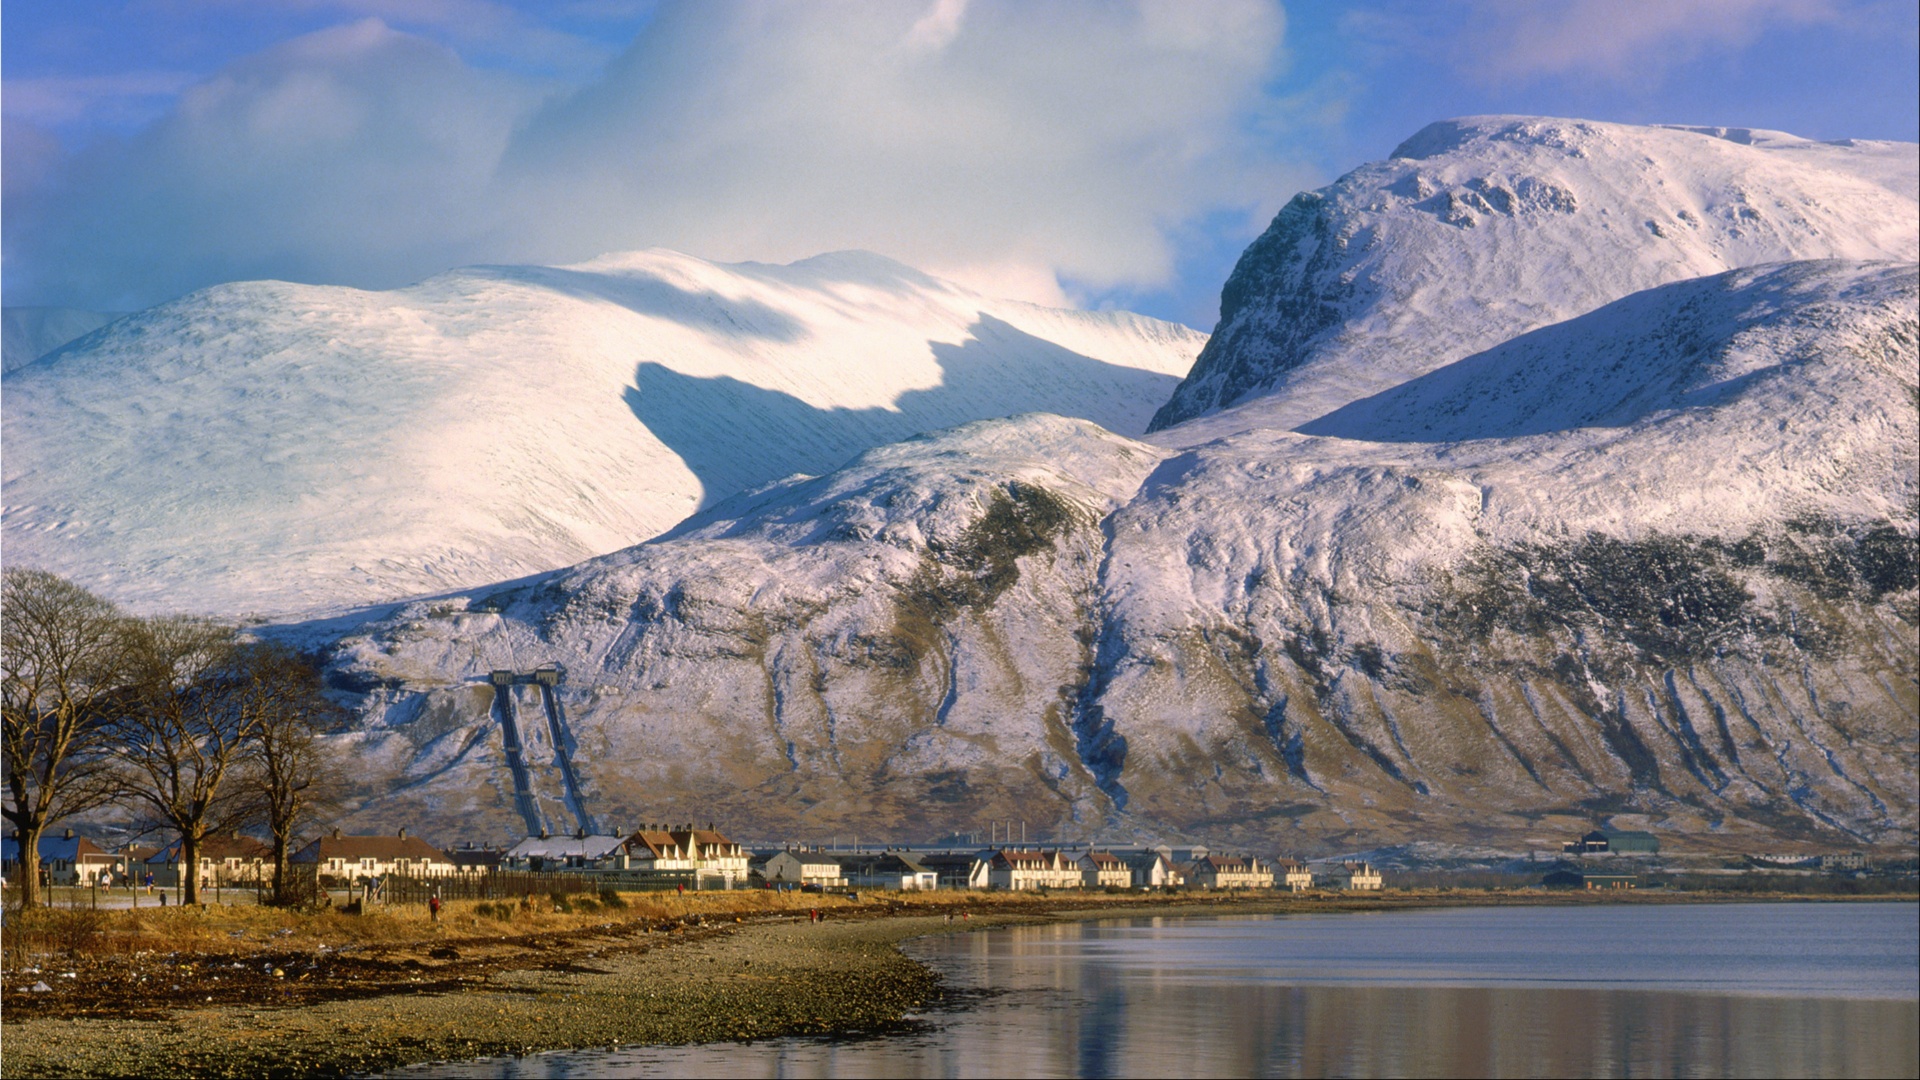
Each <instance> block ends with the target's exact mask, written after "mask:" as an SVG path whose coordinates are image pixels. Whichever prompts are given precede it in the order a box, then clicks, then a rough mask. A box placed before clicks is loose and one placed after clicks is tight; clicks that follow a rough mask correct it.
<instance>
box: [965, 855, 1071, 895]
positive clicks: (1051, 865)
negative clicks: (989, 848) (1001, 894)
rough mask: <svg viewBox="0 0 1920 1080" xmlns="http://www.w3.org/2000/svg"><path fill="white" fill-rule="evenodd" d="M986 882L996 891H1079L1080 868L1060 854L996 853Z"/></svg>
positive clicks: (988, 870)
mask: <svg viewBox="0 0 1920 1080" xmlns="http://www.w3.org/2000/svg"><path fill="white" fill-rule="evenodd" d="M987 879H988V881H989V882H990V883H991V885H992V887H993V888H996V889H1016V890H1017V889H1078V888H1080V887H1081V886H1082V885H1084V884H1085V878H1084V877H1083V876H1082V874H1081V871H1080V866H1079V864H1078V863H1075V862H1073V861H1072V860H1070V859H1068V858H1067V857H1066V856H1064V855H1062V854H1061V853H1060V852H1058V851H1039V850H1034V849H1031V848H1005V849H1002V850H1000V851H996V852H994V853H993V861H992V863H991V864H990V865H989V866H988V868H987Z"/></svg>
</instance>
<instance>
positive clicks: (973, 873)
mask: <svg viewBox="0 0 1920 1080" xmlns="http://www.w3.org/2000/svg"><path fill="white" fill-rule="evenodd" d="M915 858H917V859H919V860H920V864H921V865H922V866H925V867H926V868H927V869H929V870H932V871H933V872H934V873H935V874H937V875H939V881H940V887H941V888H943V889H984V888H987V886H988V885H989V879H988V870H989V869H990V868H991V866H992V865H993V853H992V852H984V853H982V852H974V851H937V852H926V853H916V854H915Z"/></svg>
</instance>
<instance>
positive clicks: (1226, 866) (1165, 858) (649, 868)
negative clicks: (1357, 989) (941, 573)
mask: <svg viewBox="0 0 1920 1080" xmlns="http://www.w3.org/2000/svg"><path fill="white" fill-rule="evenodd" d="M6 843H7V845H8V846H7V848H6V852H5V857H6V861H7V863H9V864H11V863H12V862H13V861H14V860H15V858H16V849H15V846H14V841H13V840H12V839H11V838H8V839H7V841H6ZM40 853H41V864H42V867H43V869H44V870H45V871H46V873H47V877H48V880H49V881H50V882H51V883H52V884H58V885H82V886H84V885H90V884H95V883H112V884H146V883H147V882H149V881H151V882H152V883H153V884H155V885H158V886H162V887H166V888H173V887H176V886H178V885H180V884H181V883H182V879H183V870H182V867H181V858H180V845H179V844H178V843H175V844H172V845H169V846H167V847H164V848H151V847H138V846H130V847H127V848H123V849H121V850H120V851H117V852H108V851H106V850H104V849H102V848H101V847H99V846H98V845H96V844H94V843H93V842H92V841H91V840H89V839H87V838H85V837H78V836H75V835H74V834H73V831H72V830H70V829H69V830H67V831H66V833H65V835H64V836H61V837H49V838H43V839H42V840H41V844H40ZM272 860H273V855H272V849H271V848H269V847H268V846H267V845H266V844H264V843H261V842H260V841H258V840H255V839H253V838H251V837H246V836H240V835H238V834H232V835H224V836H209V837H206V838H205V839H203V840H202V841H201V844H200V848H199V851H198V859H197V862H198V864H199V867H198V871H199V879H200V882H201V884H202V885H205V886H212V885H221V884H224V885H229V886H249V885H253V884H261V883H265V882H267V881H269V880H270V879H271V878H272V874H273V867H272ZM289 861H290V862H291V863H292V864H293V865H294V866H295V867H310V868H311V869H312V871H313V872H314V873H315V874H316V875H317V876H319V877H320V878H322V879H332V880H334V881H337V882H342V883H345V882H355V881H366V880H370V879H373V878H381V877H386V876H387V875H399V876H403V877H411V878H441V877H446V878H463V877H478V876H484V875H486V874H489V873H493V872H495V871H497V870H519V871H533V872H541V871H565V872H570V873H596V872H617V873H621V874H625V875H648V874H662V875H672V876H674V877H676V878H683V879H685V880H688V881H690V882H691V883H693V884H694V885H695V886H696V887H702V888H712V887H718V888H737V887H742V886H746V885H749V884H753V883H756V882H763V883H765V884H768V885H775V886H779V885H788V886H796V887H813V888H821V889H843V888H869V889H896V890H923V889H938V888H972V889H1005V890H1013V891H1019V890H1032V889H1098V888H1149V889H1161V888H1171V887H1179V886H1189V887H1193V888H1201V889H1271V888H1276V887H1278V888H1284V889H1291V890H1293V891H1296V892H1297V891H1300V890H1303V889H1309V888H1314V887H1316V886H1318V887H1321V888H1335V889H1359V890H1367V889H1379V888H1380V887H1381V884H1382V879H1381V876H1380V873H1379V871H1378V870H1376V869H1374V868H1373V867H1371V866H1369V865H1367V864H1366V863H1364V862H1351V861H1349V862H1340V863H1331V864H1324V865H1321V866H1317V867H1312V868H1310V867H1308V866H1307V865H1305V864H1303V863H1299V862H1296V861H1294V860H1291V859H1281V860H1277V861H1274V862H1268V861H1266V860H1262V859H1259V858H1255V857H1252V856H1235V855H1215V854H1206V853H1204V852H1201V853H1195V855H1194V857H1192V858H1191V859H1189V860H1185V861H1180V862H1176V861H1175V859H1174V858H1173V853H1172V852H1171V851H1170V850H1169V849H1165V848H1162V849H1158V850H1155V849H1145V850H1129V851H1105V850H1087V851H1078V852H1075V851H1068V850H1062V849H1048V848H998V849H988V850H983V851H972V852H966V851H963V852H952V851H945V852H913V851H908V850H904V849H903V850H884V851H879V852H859V853H854V854H848V853H844V852H832V853H829V852H824V851H819V850H814V849H806V848H787V849H782V850H778V851H772V852H761V853H758V857H756V854H755V853H750V852H748V851H747V850H746V849H745V848H744V847H743V846H742V845H740V844H738V843H736V842H734V841H733V840H731V839H729V838H727V837H726V836H725V835H724V834H722V833H720V832H719V831H717V830H715V829H714V828H712V827H711V826H709V827H707V828H705V829H700V828H695V827H694V826H692V825H683V826H668V825H658V826H655V825H649V826H646V827H643V828H640V829H638V830H635V831H633V832H632V833H616V834H608V835H587V834H575V835H571V836H548V835H542V836H530V837H527V838H525V839H523V840H521V841H520V842H519V843H517V844H515V845H513V846H512V847H510V848H505V849H500V848H484V847H475V846H474V845H472V844H468V845H466V846H464V847H459V848H449V849H439V848H435V847H434V846H433V845H431V844H429V843H427V842H426V841H424V840H422V839H420V838H419V837H416V836H409V835H408V834H407V830H406V829H401V830H399V831H398V832H397V833H396V834H394V835H377V836H367V835H360V836H353V835H342V834H341V833H340V831H339V830H337V829H336V830H334V831H332V832H331V833H330V834H328V835H326V836H322V837H319V838H317V839H314V840H312V841H309V842H308V843H306V844H305V845H303V846H302V847H300V848H299V849H298V850H297V851H295V852H294V853H293V854H292V855H291V856H290V857H289Z"/></svg>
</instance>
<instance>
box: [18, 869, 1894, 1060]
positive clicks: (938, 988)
mask: <svg viewBox="0 0 1920 1080" xmlns="http://www.w3.org/2000/svg"><path fill="white" fill-rule="evenodd" d="M913 900H919V901H920V902H918V903H915V902H912V901H913ZM1756 900H1759V901H1761V902H1765V901H1768V900H1773V901H1831V900H1835V898H1832V897H1821V896H1794V895H1775V896H1772V897H1754V896H1751V895H1732V894H1713V895H1701V894H1678V895H1669V896H1649V895H1646V894H1639V895H1612V896H1588V895H1580V894H1574V895H1564V894H1563V895H1553V894H1510V893H1491V894H1459V893H1447V892H1434V893H1420V894H1395V893H1387V894H1371V895H1332V896H1328V895H1321V896H1300V897H1291V896H1284V895H1283V896H1273V897H1245V898H1222V897H1214V896H1206V895H1198V896H1195V895H1191V894H1189V895H1186V896H1180V897H1121V896H1102V897H1091V896H1075V897H1066V896H1059V895H1057V894H1056V895H1055V896H1052V897H1047V898H1033V897H1020V896H1007V895H1005V894H999V895H995V894H968V895H965V896H958V895H955V896H948V897H941V898H938V901H939V902H934V901H931V900H927V899H924V898H918V897H914V898H906V899H903V898H900V897H898V896H897V895H896V896H891V897H888V898H886V899H885V900H881V901H877V902H873V903H867V904H861V905H857V906H852V905H849V906H841V907H834V908H828V909H826V910H827V911H828V917H827V919H826V920H825V921H823V922H820V923H811V922H809V921H808V919H807V916H806V914H805V909H796V910H786V911H757V912H756V911H750V910H749V911H741V912H740V913H739V914H737V915H734V914H726V913H721V912H716V913H715V914H714V915H712V916H709V917H707V918H705V919H703V920H701V921H700V923H699V924H698V925H688V924H687V923H686V922H684V921H683V922H680V923H676V924H673V925H674V927H675V928H674V929H670V930H667V929H661V924H660V923H658V922H656V921H652V920H648V919H645V918H640V919H635V920H631V921H628V922H624V923H621V922H613V923H602V924H599V925H598V926H595V927H591V928H588V929H586V930H581V931H571V932H567V933H564V934H552V933H549V934H533V935H528V936H526V937H525V938H523V939H514V938H501V939H496V940H497V941H504V942H506V944H505V945H497V946H496V947H497V948H499V949H501V950H504V953H505V955H500V956H493V957H488V958H487V959H486V960H484V961H477V960H474V959H472V958H470V957H462V956H460V955H459V949H458V948H455V947H450V945H451V946H458V947H462V948H468V949H471V948H472V947H473V945H474V944H477V943H478V942H479V941H480V940H481V939H478V938H464V939H444V938H442V939H429V940H427V941H425V942H416V943H413V945H414V946H416V947H417V948H416V949H415V951H422V950H424V951H427V952H430V953H431V952H437V953H439V954H440V955H441V956H442V957H445V956H446V955H447V954H449V953H452V954H455V955H454V957H453V958H450V959H440V960H432V959H419V958H416V957H414V956H411V955H409V956H405V957H404V958H402V959H399V960H397V961H392V962H391V963H390V967H391V969H392V970H391V971H390V972H388V976H389V977H388V978H387V979H386V980H385V981H380V982H377V983H376V984H374V985H368V986H364V987H359V988H353V987H344V988H342V990H343V992H340V993H336V994H327V995H322V996H321V997H320V998H318V999H317V1000H308V1001H299V1002H295V1001H287V1002H285V1003H280V1002H276V1001H273V1000H259V999H258V998H257V997H254V998H253V999H252V1000H242V1001H237V1002H226V1003H214V1004H205V1005H203V1006H193V1005H186V1004H177V1005H175V1006H174V1007H172V1008H164V1009H160V1010H158V1011H157V1015H156V1014H155V1013H154V1012H146V1013H145V1014H143V1015H57V1010H51V1012H52V1013H55V1014H49V1015H25V1016H22V1015H21V1012H22V1010H21V1009H20V1008H18V1007H15V1006H16V1003H18V1002H20V1001H21V998H20V997H18V996H16V995H17V994H18V993H19V991H18V989H17V987H16V984H17V981H18V980H19V979H21V978H24V977H27V976H26V975H24V974H21V973H13V972H10V973H9V978H8V989H7V994H6V1004H7V1005H8V1006H9V1007H8V1008H7V1010H6V1012H7V1015H6V1016H5V1020H4V1027H5V1039H4V1050H0V1075H5V1076H29V1075H30V1076H101V1075H146V1076H156V1075H159V1076H164V1075H193V1076H296V1075H298V1076H311V1075H316V1074H319V1075H344V1074H356V1073H370V1072H378V1071H381V1070H385V1069H390V1068H397V1067H399V1066H402V1065H411V1064H421V1063H425V1062H433V1061H455V1062H457V1061H464V1060H471V1059H475V1058H483V1057H487V1058H492V1057H515V1056H524V1055H526V1054H531V1053H538V1052H541V1051H546V1050H566V1049H584V1048H592V1047H611V1046H616V1045H638V1044H654V1045H666V1044H689V1043H709V1042H727V1041H741V1040H748V1039H762V1038H774V1037H782V1036H794V1035H816V1036H817V1035H856V1034H877V1033H885V1032H889V1031H899V1030H904V1029H906V1028H909V1027H910V1026H911V1025H912V1023H913V1021H911V1020H910V1019H909V1017H910V1015H911V1014H913V1013H915V1012H918V1011H920V1010H922V1009H924V1008H926V1007H927V1006H929V1005H930V1004H935V1003H937V1002H939V1001H941V1000H943V996H942V995H943V994H944V993H945V988H944V987H943V986H942V985H941V982H940V980H939V978H938V977H937V976H936V975H934V973H933V972H932V971H931V970H929V969H928V968H926V967H924V966H923V965H921V964H920V963H918V962H917V961H914V960H912V959H910V958H908V957H907V956H906V955H905V954H904V953H902V952H901V951H900V950H899V948H898V947H897V946H898V945H899V944H900V943H901V942H902V941H905V940H907V939H909V938H917V937H928V936H936V935H940V934H944V933H970V932H973V931H975V930H983V929H991V928H995V927H1001V926H1009V925H1034V924H1043V923H1057V922H1082V921H1092V920H1098V919H1114V918H1149V917H1155V916H1160V917H1166V916H1172V917H1187V918H1192V917H1208V916H1219V915H1238V914H1244V915H1257V914H1288V913H1309V912H1334V911H1348V912H1351V911H1381V910H1408V909H1415V908H1436V907H1485V906H1549V905H1550V906H1571V905H1578V904H1609V905H1613V904H1621V903H1630V904H1631V903H1640V904H1644V903H1654V904H1673V903H1725V902H1754V901H1756ZM1861 901H1867V902H1873V901H1893V902H1908V903H1911V902H1913V897H1911V896H1900V895H1896V896H1884V897H1860V898H1857V899H1855V898H1842V899H1839V900H1838V902H1861ZM957 911H965V912H967V913H969V914H970V915H971V917H970V918H966V919H960V918H957V917H956V918H955V919H954V921H952V922H948V921H947V920H946V918H945V915H946V914H947V913H949V912H957ZM443 942H445V943H443ZM394 951H395V952H404V951H406V949H405V948H404V947H398V946H396V947H395V949H394ZM180 959H183V958H182V957H178V956H175V957H170V958H168V962H167V964H164V965H159V967H161V968H162V969H165V968H169V967H170V968H171V969H172V970H171V971H170V972H169V973H168V976H167V977H183V975H182V973H186V974H187V975H191V974H193V973H194V972H198V973H199V975H200V977H202V978H215V977H217V976H213V975H212V974H211V973H212V972H216V971H218V972H220V973H221V974H223V975H228V977H229V978H232V977H234V976H235V975H238V974H240V972H239V970H238V969H239V967H240V965H239V964H237V963H236V962H233V961H228V960H227V959H226V958H225V957H213V956H202V957H201V958H200V959H199V960H197V961H195V962H193V963H188V964H178V963H175V962H174V961H178V960H180ZM220 961H225V963H221V962H220ZM476 965H484V966H483V967H482V966H476ZM53 966H58V965H49V971H50V970H51V967H53ZM149 966H150V967H152V966H154V965H149ZM293 966H294V965H293V963H292V962H291V961H288V962H285V967H286V968H292V967H293ZM189 969H193V970H192V971H190V970H189ZM229 973H233V974H229ZM54 974H55V977H56V978H57V977H58V973H54ZM289 974H291V972H289ZM266 985H267V986H268V987H273V986H274V985H276V984H274V983H267V984H266ZM282 988H283V989H284V987H282ZM176 989H177V987H176ZM34 1004H35V1005H38V1002H35V1003H34ZM26 1011H27V1012H29V1013H33V1012H40V1011H43V1010H41V1009H37V1008H33V1009H28V1010H26Z"/></svg>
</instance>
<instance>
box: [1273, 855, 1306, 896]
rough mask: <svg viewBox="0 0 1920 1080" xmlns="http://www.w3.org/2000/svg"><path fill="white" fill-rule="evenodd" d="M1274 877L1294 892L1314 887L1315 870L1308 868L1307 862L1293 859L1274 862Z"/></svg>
mask: <svg viewBox="0 0 1920 1080" xmlns="http://www.w3.org/2000/svg"><path fill="white" fill-rule="evenodd" d="M1273 877H1274V880H1275V881H1277V882H1278V883H1279V884H1280V885H1281V886H1282V887H1284V888H1288V889H1291V890H1293V891H1294V892H1299V891H1301V890H1302V889H1311V888H1313V871H1311V870H1309V869H1307V864H1305V863H1302V862H1295V861H1294V860H1292V859H1281V860H1280V861H1279V862H1277V863H1274V864H1273Z"/></svg>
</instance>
